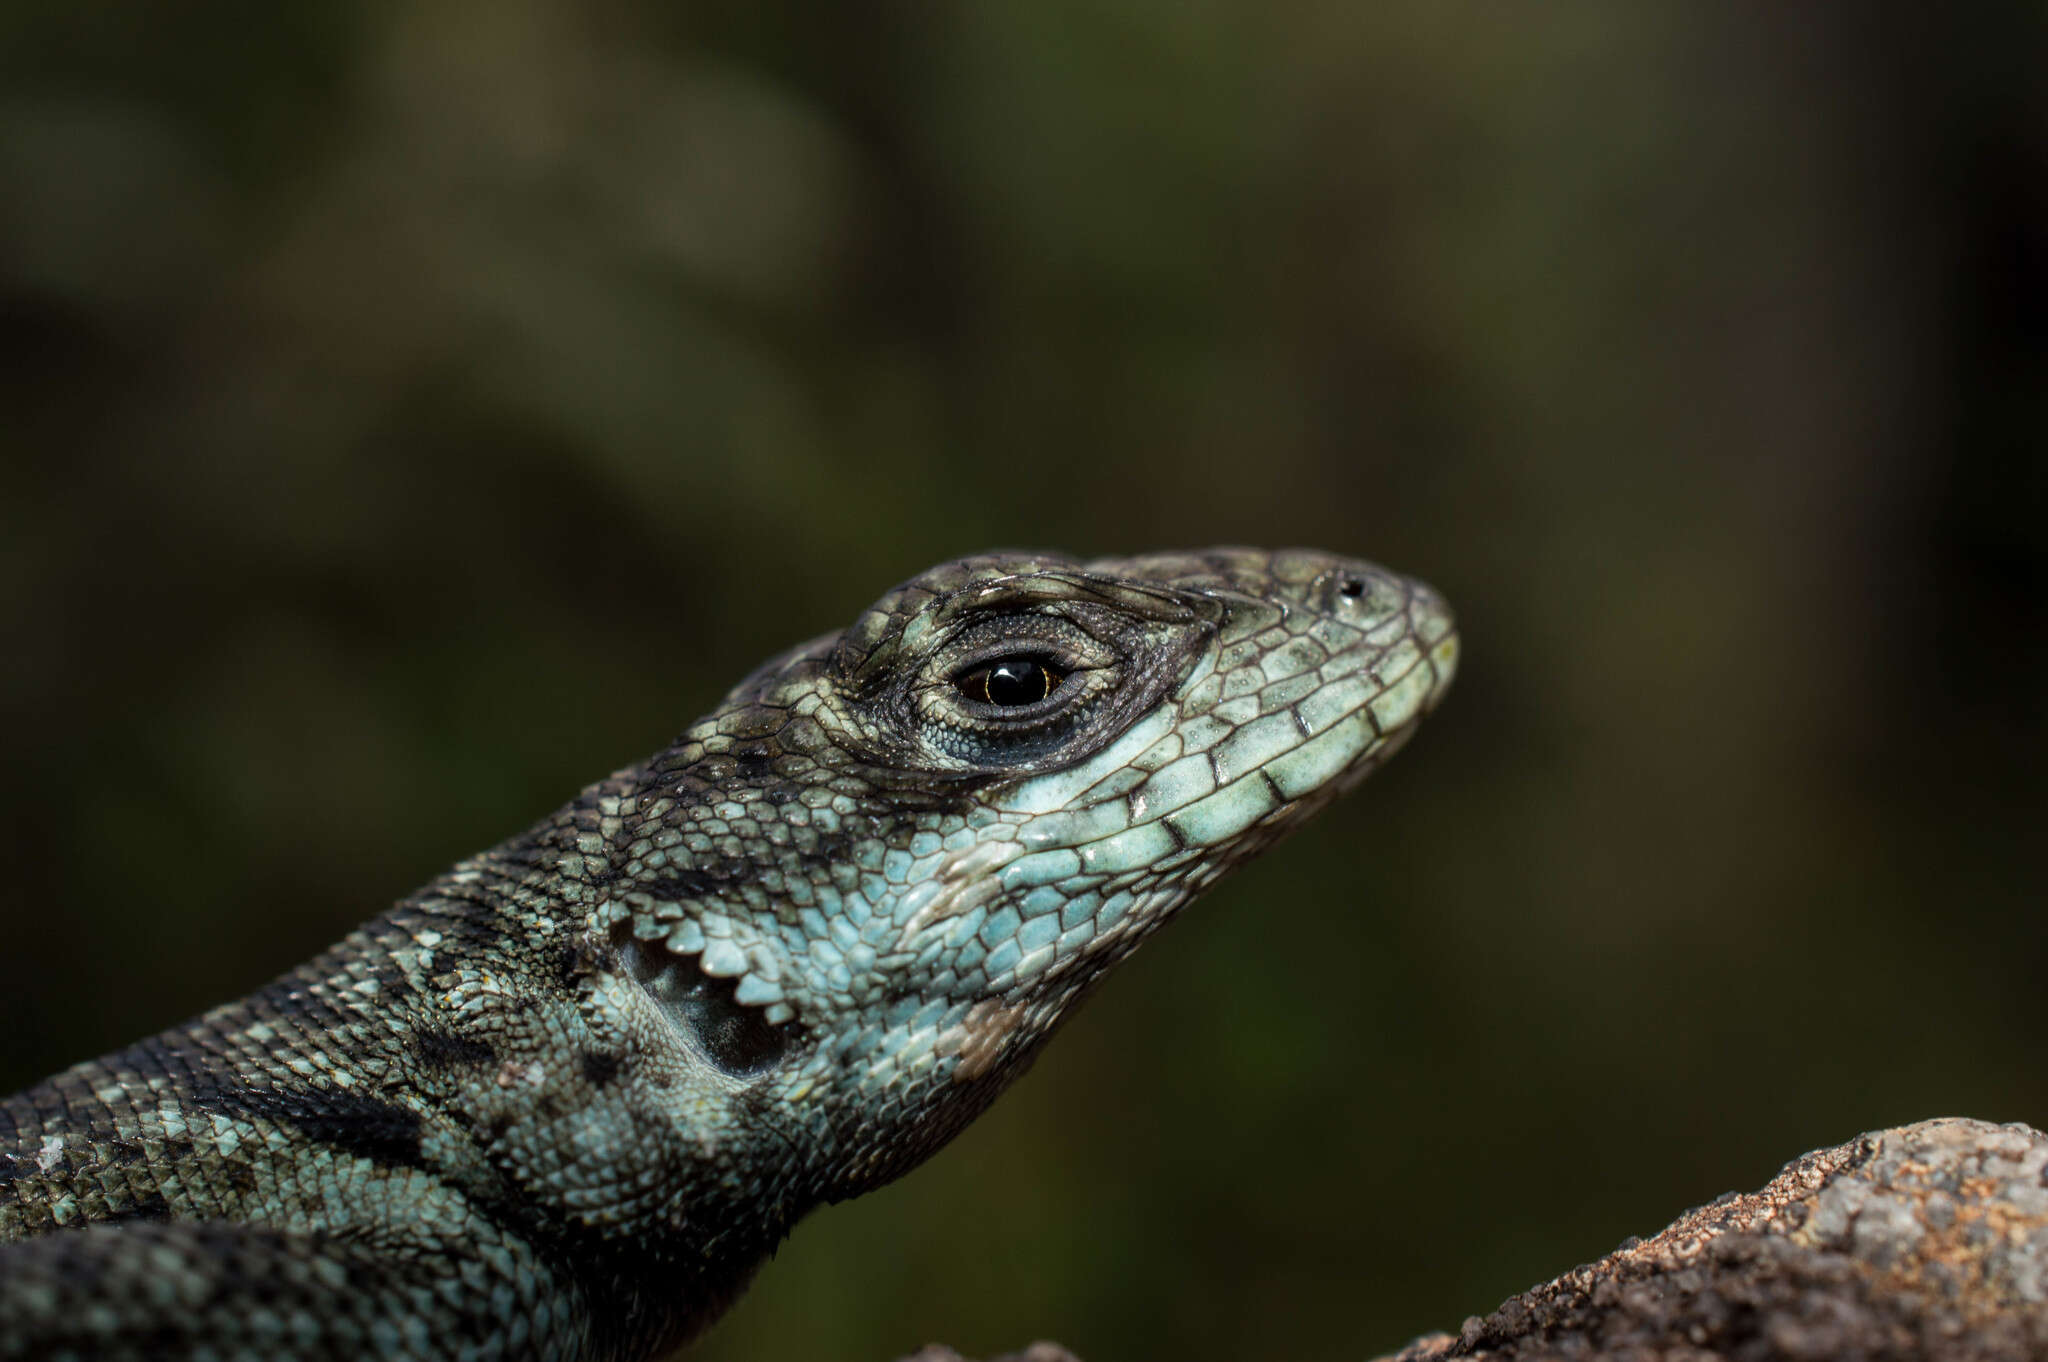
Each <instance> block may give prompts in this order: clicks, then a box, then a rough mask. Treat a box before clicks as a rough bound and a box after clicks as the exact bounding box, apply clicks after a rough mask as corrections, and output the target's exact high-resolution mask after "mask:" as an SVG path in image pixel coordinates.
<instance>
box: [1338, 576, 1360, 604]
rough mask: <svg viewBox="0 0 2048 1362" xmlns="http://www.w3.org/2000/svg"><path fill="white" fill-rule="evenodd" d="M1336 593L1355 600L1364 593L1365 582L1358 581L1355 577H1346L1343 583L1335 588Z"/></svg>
mask: <svg viewBox="0 0 2048 1362" xmlns="http://www.w3.org/2000/svg"><path fill="white" fill-rule="evenodd" d="M1337 594H1338V595H1340V596H1347V597H1349V598H1350V599H1352V600H1354V601H1355V600H1357V599H1358V598H1359V597H1360V596H1363V595H1364V594H1365V583H1364V582H1361V581H1359V580H1358V579H1357V578H1356V577H1346V578H1345V579H1344V584H1343V585H1342V586H1340V587H1338V588H1337Z"/></svg>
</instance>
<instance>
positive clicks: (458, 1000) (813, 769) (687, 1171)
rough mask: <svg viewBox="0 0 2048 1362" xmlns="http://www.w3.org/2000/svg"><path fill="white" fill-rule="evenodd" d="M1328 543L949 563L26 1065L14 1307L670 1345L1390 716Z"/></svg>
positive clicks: (1434, 637) (152, 1352)
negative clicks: (160, 1028)
mask: <svg viewBox="0 0 2048 1362" xmlns="http://www.w3.org/2000/svg"><path fill="white" fill-rule="evenodd" d="M1456 652H1457V639H1456V635H1455V633H1454V631H1453V627H1452V623H1451V618H1450V615H1449V613H1448V611H1447V610H1446V609H1445V607H1444V605H1443V602H1442V601H1441V600H1440V599H1439V598H1438V597H1437V596H1436V595H1435V594H1434V593H1432V592H1431V591H1430V590H1429V589H1428V588H1427V587H1424V586H1422V585H1421V584H1419V583H1416V582H1413V581H1409V580H1406V579H1404V578H1401V577H1398V576H1395V575H1394V574H1392V573H1389V572H1386V571H1384V570H1383V569H1380V568H1376V567H1373V566H1371V565H1369V564H1365V563H1359V562H1354V561H1349V560H1345V559H1339V558H1334V557H1331V556H1329V555H1326V554H1320V553H1313V552H1307V551H1287V552H1282V553H1265V552H1260V551H1254V550H1249V549H1217V550H1209V551H1206V552H1200V553H1188V554H1161V555H1155V556H1148V557H1138V558H1124V559H1107V560H1099V561H1095V562H1079V561H1076V560H1072V559H1068V558H1064V557H1060V556H1057V555H1052V554H994V555H989V556H986V557H980V558H971V559H966V560H964V561H961V562H955V563H948V564H945V565H943V566H940V567H937V568H934V569H932V570H931V571H929V572H927V573H925V574H923V575H922V576H919V577H917V578H915V579H913V580H912V581H910V582H908V583H905V584H904V585H903V586H900V587H898V588H897V589H895V590H894V591H891V592H890V593H889V594H887V595H886V596H884V597H883V598H882V599H881V600H880V601H879V602H877V603H876V604H875V605H874V606H873V607H872V608H871V609H870V610H868V611H867V612H866V613H865V614H863V615H862V616H861V617H860V618H859V619H858V620H857V621H855V622H854V624H853V625H852V626H851V627H850V628H848V629H847V630H845V631H844V632H843V633H839V634H834V635H829V636H827V637H824V638H820V639H816V640H814V641H812V642H810V643H808V644H805V645H803V646H801V647H798V648H796V649H793V650H792V651H790V652H788V653H786V654H784V655H782V656H780V657H778V658H775V659H773V660H772V661H770V662H768V663H767V664H766V665H764V666H763V667H762V668H760V669H759V670H758V671H756V672H755V673H754V674H753V675H752V676H750V677H748V678H747V679H746V680H745V681H743V682H741V683H740V684H739V685H738V686H737V687H735V688H734V689H733V691H732V692H731V693H730V694H729V695H727V696H726V698H725V700H724V702H723V703H722V704H721V705H720V706H719V707H718V708H717V709H716V710H714V711H713V712H712V713H711V714H709V715H708V716H706V717H705V718H704V719H702V720H700V721H699V722H698V723H696V724H695V725H693V726H692V727H691V728H690V729H689V731H688V732H686V733H684V734H683V736H682V737H681V738H680V739H678V740H677V742H676V743H675V744H674V745H673V746H672V747H670V748H669V749H668V750H666V751H664V752H662V753H660V754H659V755H657V756H655V757H654V758H652V759H651V760H649V761H647V762H645V763H643V764H641V765H638V766H633V767H630V768H628V769H626V770H624V771H621V772H619V773H617V774H616V775H613V776H611V777H610V778H608V779H606V780H603V781H601V782H599V783H598V784H596V785H593V786H591V787H590V788H589V789H587V790H585V791H584V792H583V793H582V794H581V795H579V796H578V797H577V798H576V799H575V800H574V801H573V802H571V803H570V804H569V805H567V806H566V807H565V808H563V809H562V810H561V811H560V812H558V813H556V814H555V815H554V816H552V817H550V818H548V819H546V820H544V821H542V822H541V823H540V824H538V825H537V826H535V827H534V828H532V829H531V830H529V831H528V832H526V833H525V834H523V835H521V836H519V837H516V838H514V839H512V840H511V841H509V842H506V843H504V844H503V845H501V846H499V847H496V848H494V849H493V850H491V851H487V852H485V853H483V854H482V855H480V856H477V857H475V858H474V859H471V860H469V861H465V862H463V863H462V864H461V865H458V866H457V867H455V869H453V870H451V871H450V872H448V873H447V874H446V875H444V876H442V877H441V878H440V879H438V880H436V881H435V882H433V883H432V884H430V885H428V886H426V887H425V888H424V889H422V890H420V891H419V892H418V893H416V894H414V895H413V896H411V897H410V898H408V899H406V900H404V901H403V902H401V903H399V904H398V905H397V906H396V907H395V908H393V909H392V910H391V911H390V912H388V913H386V914H384V915H383V916H382V917H379V918H377V919H375V920H374V921H372V922H370V923H369V924H367V925H366V926H364V927H363V928H361V929H360V930H358V931H357V932H355V933H354V934H352V935H351V936H349V937H348V938H347V939H346V940H344V941H342V942H341V943H340V944H339V945H337V946H335V947H333V948H332V949H331V950H329V951H327V952H326V953H325V954H323V955H321V956H319V957H318V958H317V959H315V960H313V961H311V962H309V963H308V964H306V965H304V966H302V967H301V968H299V969H296V970H293V971H292V972H291V973H289V974H287V975H285V976H284V977H283V978H281V979H279V980H277V981H276V982H275V983H272V984H270V985H269V986H268V987H266V988H263V989H261V990H259V991H258V992H256V993H253V994H251V995H250V996H249V997H247V998H245V999H243V1000H241V1001H239V1002H235V1003H230V1004H228V1005H227V1006H225V1007H222V1008H219V1009H217V1010H215V1011H213V1012H210V1013H208V1014H206V1015H205V1016H203V1017H200V1018H199V1019H198V1020H196V1021H193V1022H190V1023H188V1024H186V1025H184V1026H180V1027H176V1028H173V1029H172V1030H169V1031H166V1032H164V1033H162V1034H161V1035H158V1036H155V1037H152V1038H151V1039H149V1040H145V1041H143V1042H141V1043H139V1044H137V1045H134V1046H131V1047H130V1048H128V1049H126V1050H122V1051H119V1052H118V1053H115V1054H112V1055H108V1056H106V1057H104V1058H102V1059H99V1060H95V1061H92V1062H90V1063H85V1064H80V1065H78V1066H77V1067H75V1068H72V1069H69V1070H67V1071H65V1072H64V1073H61V1074H58V1075H57V1076H56V1077H54V1078H52V1079H50V1080H48V1081H47V1082H45V1083H43V1084H41V1085H40V1086H38V1087H35V1088H31V1089H29V1090H28V1091H26V1092H23V1093H21V1094H18V1095H17V1096H15V1097H13V1098H11V1099H9V1100H8V1101H7V1102H6V1103H5V1105H4V1106H0V1355H4V1356H9V1357H14V1356H37V1357H45V1356H48V1357H59V1356H80V1357H84V1356H91V1357H98V1358H113V1357H136V1358H140V1357H151V1358H164V1357H195V1358H196V1357H208V1358H231V1357H259V1356H260V1357H275V1356H281V1355H292V1356H299V1357H309V1358H311V1357H320V1358H329V1357H331V1358H356V1357H379V1358H430V1357H432V1358H441V1357H465V1358H471V1357H473V1358H495V1357H506V1358H511V1357H544V1358H617V1359H629V1358H646V1357H652V1356H656V1355H659V1354H660V1353H662V1352H663V1351H666V1350H668V1349H671V1348H673V1347H675V1346H677V1345H678V1344H680V1343H682V1342H684V1341H686V1340H687V1339H689V1338H690V1337H691V1336H693V1335H694V1334H696V1333H697V1332H699V1331H700V1330H701V1329H703V1328H704V1327H705V1326H706V1325H707V1324H709V1323H710V1322H711V1321H712V1320H713V1319H715V1318H716V1317H717V1315H718V1314H719V1312H720V1311H721V1310H722V1309H724V1307H725V1306H726V1305H727V1304H728V1303H729V1302H730V1301H731V1300H732V1299H733V1297H734V1296H735V1295H736V1294H737V1293H738V1292H739V1290H740V1289H741V1287H742V1286H743V1285H744V1284H745V1283H746V1280H747V1278H748V1277H749V1276H750V1275H751V1274H752V1273H753V1271H754V1269H755V1267H756V1266H757V1265H758V1264H759V1262H760V1261H761V1260H762V1258H763V1257H764V1256H765V1255H766V1254H767V1253H768V1251H769V1250H770V1249H772V1248H773V1247H774V1245H775V1244H776V1243H777V1242H778V1241H779V1240H780V1239H781V1238H782V1236H783V1235H784V1234H786V1233H788V1231H789V1229H790V1227H791V1226H792V1225H794V1224H795V1223H796V1221H797V1220H798V1219H800V1218H801V1217H802V1216H803V1215H804V1214H805V1213H806V1212H808V1211H809V1210H811V1209H812V1208H813V1207H815V1206H817V1205H819V1204H821V1203H823V1202H827V1201H837V1200H841V1199H844V1198H846V1197H850V1196H856V1195H858V1194H859V1193H861V1192H864V1191H867V1190H869V1189H870V1188H873V1187H877V1186H880V1185H881V1184H882V1183H884V1182H887V1181H888V1180H889V1179H891V1178H894V1177H896V1176H897V1175H899V1174H901V1173H903V1172H905V1171H907V1170H908V1169H910V1168H911V1167H913V1166H914V1165H915V1164H917V1163H918V1162H919V1161H920V1160H922V1159H924V1158H925V1157H926V1156H928V1155H929V1154H931V1153H932V1151H934V1150H935V1149H937V1148H938V1147H939V1146H940V1145H941V1144H943V1143H944V1142H945V1141H946V1140H947V1139H948V1138H950V1137H951V1136H952V1135H953V1134H954V1133H955V1132H957V1131H958V1130H959V1129H960V1128H961V1127H962V1126H964V1125H965V1124H966V1123H967V1122H968V1121H970V1120H972V1119H973V1118H974V1117H975V1115H976V1114H978V1113H979V1112H980V1111H981V1110H982V1109H983V1108H984V1107H986V1106H987V1105H988V1103H989V1102H990V1101H991V1100H992V1099H993V1098H994V1097H995V1095H996V1094H997V1093H998V1092H1000V1091H1002V1089H1003V1087H1004V1086H1005V1085H1006V1084H1008V1083H1009V1082H1010V1080H1011V1079H1013V1078H1014V1077H1016V1075H1017V1074H1018V1073H1019V1072H1020V1071H1021V1070H1022V1068H1023V1066H1024V1065H1025V1064H1026V1063H1027V1062H1028V1061H1029V1060H1030V1058H1031V1057H1032V1055H1033V1054H1034V1053H1035V1052H1036V1051H1037V1049H1038V1048H1039V1046H1040V1045H1041V1044H1042V1043H1043V1042H1044V1041H1045V1039H1046V1038H1047V1037H1048V1036H1049V1035H1050V1034H1051V1032H1052V1030H1053V1029H1054V1027H1055V1026H1056V1025H1057V1024H1058V1023H1059V1020H1060V1018H1061V1017H1062V1016H1063V1015H1065V1013H1066V1012H1067V1011H1068V1009H1070V1008H1071V1007H1072V1006H1073V1005H1074V1004H1075V1002H1076V1001H1077V1000H1078V999H1079V998H1080V997H1081V996H1082V995H1083V994H1085V993H1086V992H1087V991H1088V990H1089V989H1090V988H1092V987H1093V986H1094V985H1095V984H1096V983H1097V982H1098V981H1100V980H1101V979H1102V977H1103V976H1104V975H1105V974H1106V973H1107V972H1108V970H1109V969H1110V967H1111V966H1112V965H1114V964H1115V963H1116V962H1117V961H1118V960H1120V959H1122V958H1123V957H1124V956H1126V955H1128V954H1129V953H1130V952H1131V951H1132V950H1133V949H1135V948H1136V947H1137V945H1138V943H1139V942H1140V941H1142V940H1143V939H1144V938H1145V937H1146V936H1147V935H1148V934H1150V933H1151V932H1152V931H1154V930H1156V929H1157V928H1158V927H1159V926H1160V925H1161V924H1162V923H1164V922H1165V921H1166V920H1167V919H1168V918H1170V917H1171V916H1172V915H1173V914H1174V913H1175V912H1177V911H1178V910H1179V909H1180V908H1181V907H1182V906H1183V905H1185V904H1186V903H1187V902H1188V901H1189V900H1190V899H1191V898H1193V897H1194V896H1195V895H1196V894H1198V893H1200V892H1201V891H1202V890H1203V889H1205V888H1207V887H1208V886H1209V885H1210V884H1212V883H1214V882H1215V880H1216V879H1217V877H1218V876H1220V875H1222V874H1223V873H1224V872H1225V871H1227V870H1229V869H1230V868H1231V867H1233V866H1235V865H1237V864H1239V863H1241V862H1243V861H1244V860H1246V859H1247V858H1248V857H1250V856H1252V855H1253V854H1255V853H1256V852H1258V851H1259V850H1261V849H1263V848H1264V847H1266V846H1267V845H1269V844H1270V843H1271V842H1272V841H1273V840H1274V839H1275V838H1276V837H1277V836H1278V835H1279V834H1281V833H1282V832H1284V831H1285V830H1286V829H1288V828H1289V827H1291V826H1293V825H1295V824H1297V823H1299V822H1300V821H1301V820H1302V818H1303V817H1305V816H1306V815H1307V814H1309V813H1310V812H1312V811H1313V810H1315V809H1316V808H1319V807H1321V806H1322V805H1323V804H1324V803H1326V802H1328V801H1329V800H1330V799H1331V798H1333V797H1334V796H1335V795H1336V794H1337V793H1339V792H1340V791H1342V790H1345V789H1348V788H1350V787H1351V786H1352V785H1354V784H1356V783H1357V782H1358V781H1359V780H1361V779H1363V778H1364V776H1365V775H1366V774H1367V773H1368V772H1369V771H1371V770H1372V769H1373V767H1374V766H1376V765H1377V764H1378V763H1379V762H1380V761H1382V760H1384V759H1385V758H1386V757H1387V756H1388V755H1389V754H1391V753H1392V752H1393V751H1394V750H1395V749H1396V748H1397V747H1398V746H1399V745H1400V744H1401V743H1402V742H1403V741H1405V740H1406V739H1407V737H1408V736H1409V734H1410V733H1411V732H1412V731H1413V728H1414V725H1415V724H1416V722H1417V721H1418V720H1419V719H1420V718H1421V717H1422V715H1423V714H1424V713H1426V712H1427V711H1428V710H1429V709H1430V708H1431V707H1432V706H1433V705H1434V704H1435V703H1436V701H1437V699H1438V698H1439V697H1440V696H1441V695H1442V693H1443V690H1444V687H1445V686H1446V685H1447V684H1448V682H1449V679H1450V675H1451V670H1452V667H1453V665H1454V662H1455V659H1456Z"/></svg>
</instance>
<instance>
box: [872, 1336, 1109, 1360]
mask: <svg viewBox="0 0 2048 1362" xmlns="http://www.w3.org/2000/svg"><path fill="white" fill-rule="evenodd" d="M899 1362H973V1359H971V1358H966V1357H962V1356H961V1355H960V1354H959V1353H956V1352H954V1351H953V1350H952V1349H951V1348H949V1347H947V1346H946V1345H945V1344H943V1343H927V1344H925V1345H924V1346H923V1347H922V1348H919V1349H918V1350H917V1351H916V1352H914V1353H912V1354H910V1355H909V1356H908V1357H904V1358H901V1359H899ZM989 1362H1081V1359H1080V1358H1078V1357H1076V1356H1074V1355H1073V1354H1072V1353H1070V1352H1068V1351H1067V1350H1066V1349H1065V1348H1062V1347H1061V1346H1060V1345H1059V1344H1057V1343H1046V1342H1043V1341H1040V1342H1037V1343H1034V1344H1032V1345H1031V1346H1030V1347H1028V1348H1026V1349H1025V1350H1024V1351H1023V1352H1021V1353H1004V1354H1003V1355H1002V1356H1001V1357H992V1358H990V1359H989Z"/></svg>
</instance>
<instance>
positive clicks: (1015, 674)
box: [960, 657, 1060, 706]
mask: <svg viewBox="0 0 2048 1362" xmlns="http://www.w3.org/2000/svg"><path fill="white" fill-rule="evenodd" d="M1059 684H1060V678H1059V677H1058V676H1057V675H1055V674H1054V672H1053V670H1052V669H1051V668H1050V667H1048V666H1046V665H1045V664H1044V663H1043V662H1035V661H1033V660H1031V659H1030V658H1024V657H1006V658H1004V659H1003V660H1002V661H1000V662H996V663H993V664H991V665H989V666H987V667H980V668H977V669H976V670H974V671H972V672H969V673H968V674H967V675H966V676H963V677H961V678H960V689H961V690H963V691H965V692H966V693H967V695H968V697H969V698H970V699H975V700H980V701H982V702H983V703H985V704H991V705H1006V706H1007V705H1035V704H1037V703H1038V702H1039V701H1040V700H1043V699H1044V698H1045V697H1046V696H1048V695H1050V694H1052V693H1053V691H1054V690H1055V689H1056V688H1058V686H1059Z"/></svg>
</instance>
